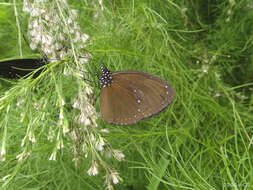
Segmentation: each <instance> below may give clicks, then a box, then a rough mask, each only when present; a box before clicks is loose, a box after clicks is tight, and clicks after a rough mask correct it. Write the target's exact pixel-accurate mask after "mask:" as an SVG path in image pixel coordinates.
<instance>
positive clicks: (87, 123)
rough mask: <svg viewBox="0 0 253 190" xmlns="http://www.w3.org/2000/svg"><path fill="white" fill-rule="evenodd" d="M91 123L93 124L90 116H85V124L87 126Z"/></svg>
mask: <svg viewBox="0 0 253 190" xmlns="http://www.w3.org/2000/svg"><path fill="white" fill-rule="evenodd" d="M90 124H91V121H90V119H89V118H85V120H84V125H85V126H89V125H90Z"/></svg>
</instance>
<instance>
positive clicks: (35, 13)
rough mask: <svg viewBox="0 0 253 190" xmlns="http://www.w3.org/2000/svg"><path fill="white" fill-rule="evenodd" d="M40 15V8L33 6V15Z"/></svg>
mask: <svg viewBox="0 0 253 190" xmlns="http://www.w3.org/2000/svg"><path fill="white" fill-rule="evenodd" d="M39 15H40V11H39V9H38V8H33V9H32V11H31V16H32V17H37V16H39Z"/></svg>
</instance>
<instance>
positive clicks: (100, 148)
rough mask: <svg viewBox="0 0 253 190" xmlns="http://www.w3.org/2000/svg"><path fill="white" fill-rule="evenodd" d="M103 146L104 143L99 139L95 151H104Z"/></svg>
mask: <svg viewBox="0 0 253 190" xmlns="http://www.w3.org/2000/svg"><path fill="white" fill-rule="evenodd" d="M104 145H105V142H104V140H103V138H99V141H98V142H97V145H96V149H97V150H98V151H102V150H104Z"/></svg>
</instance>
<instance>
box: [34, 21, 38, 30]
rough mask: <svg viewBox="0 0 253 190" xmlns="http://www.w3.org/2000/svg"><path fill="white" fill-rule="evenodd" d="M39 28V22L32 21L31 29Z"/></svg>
mask: <svg viewBox="0 0 253 190" xmlns="http://www.w3.org/2000/svg"><path fill="white" fill-rule="evenodd" d="M38 27H39V22H38V20H34V21H33V28H38Z"/></svg>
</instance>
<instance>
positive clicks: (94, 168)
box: [87, 163, 98, 176]
mask: <svg viewBox="0 0 253 190" xmlns="http://www.w3.org/2000/svg"><path fill="white" fill-rule="evenodd" d="M87 173H88V175H89V176H95V175H97V174H98V169H97V164H96V163H93V164H92V166H91V167H90V169H89V170H88V171H87Z"/></svg>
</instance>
